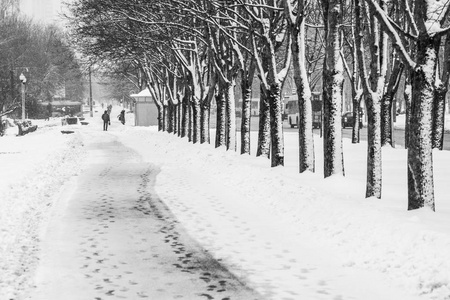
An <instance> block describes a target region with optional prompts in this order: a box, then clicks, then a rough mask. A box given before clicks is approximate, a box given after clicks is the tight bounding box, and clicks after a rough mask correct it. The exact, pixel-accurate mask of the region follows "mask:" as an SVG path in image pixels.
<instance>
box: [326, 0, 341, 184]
mask: <svg viewBox="0 0 450 300" xmlns="http://www.w3.org/2000/svg"><path fill="white" fill-rule="evenodd" d="M322 2H323V3H324V2H328V6H327V10H326V12H325V19H326V22H327V25H326V26H325V27H326V48H325V60H324V68H323V82H324V83H323V106H324V107H323V112H324V117H323V123H324V124H323V125H324V127H323V151H324V176H325V177H329V176H331V175H333V174H342V175H344V174H345V173H344V156H343V152H342V124H341V115H342V102H343V101H342V96H343V94H342V91H343V86H344V66H343V63H342V58H341V55H340V50H341V38H340V29H339V25H340V19H341V2H340V1H337V0H330V1H325V0H323V1H322Z"/></svg>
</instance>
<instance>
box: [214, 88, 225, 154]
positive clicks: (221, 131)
mask: <svg viewBox="0 0 450 300" xmlns="http://www.w3.org/2000/svg"><path fill="white" fill-rule="evenodd" d="M216 104H217V113H216V144H215V146H216V148H218V147H225V146H226V133H225V132H226V130H225V128H226V120H225V115H226V103H225V99H224V94H223V89H222V88H219V92H218V93H217V96H216Z"/></svg>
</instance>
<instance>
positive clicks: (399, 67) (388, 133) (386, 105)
mask: <svg viewBox="0 0 450 300" xmlns="http://www.w3.org/2000/svg"><path fill="white" fill-rule="evenodd" d="M402 73H403V64H401V63H400V61H399V60H398V59H396V60H395V62H394V67H393V69H392V74H391V77H390V78H389V83H388V85H387V88H386V91H385V93H384V95H383V97H382V99H381V146H385V145H388V144H389V145H391V146H392V147H394V146H395V145H394V139H393V134H394V128H393V125H394V120H393V119H392V117H393V114H394V113H395V111H394V109H393V107H392V106H393V102H394V97H395V94H396V93H397V90H398V86H399V82H400V77H401V76H402Z"/></svg>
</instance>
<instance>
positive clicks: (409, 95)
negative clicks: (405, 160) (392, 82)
mask: <svg viewBox="0 0 450 300" xmlns="http://www.w3.org/2000/svg"><path fill="white" fill-rule="evenodd" d="M411 75H412V72H411V71H409V70H407V71H406V72H405V91H404V92H403V98H404V99H405V149H408V147H409V140H410V139H409V136H410V124H411V103H412V86H411V84H412V83H411Z"/></svg>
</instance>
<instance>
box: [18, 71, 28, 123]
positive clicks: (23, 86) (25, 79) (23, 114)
mask: <svg viewBox="0 0 450 300" xmlns="http://www.w3.org/2000/svg"><path fill="white" fill-rule="evenodd" d="M19 79H20V82H22V121H24V120H25V83H26V82H27V78H26V77H25V75H23V73H21V74H20V76H19Z"/></svg>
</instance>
